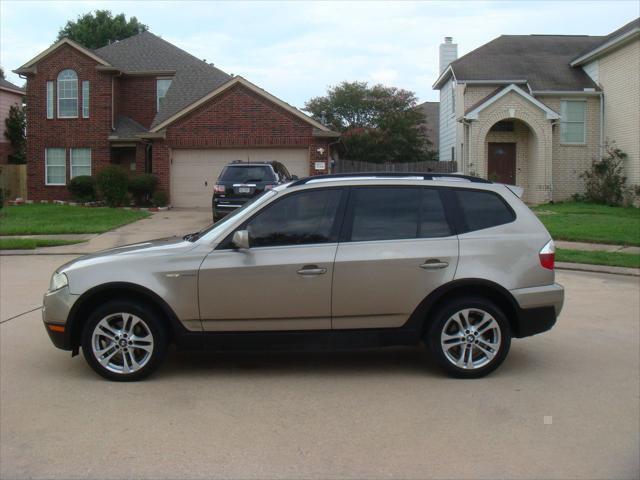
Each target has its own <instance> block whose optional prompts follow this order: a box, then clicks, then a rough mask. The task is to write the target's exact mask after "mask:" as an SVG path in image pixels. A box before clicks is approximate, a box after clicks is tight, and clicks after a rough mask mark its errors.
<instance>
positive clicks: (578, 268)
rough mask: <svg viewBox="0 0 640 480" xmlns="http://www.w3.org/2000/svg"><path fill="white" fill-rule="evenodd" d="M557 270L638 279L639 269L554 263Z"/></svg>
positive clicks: (639, 275)
mask: <svg viewBox="0 0 640 480" xmlns="http://www.w3.org/2000/svg"><path fill="white" fill-rule="evenodd" d="M556 269H557V270H571V271H575V272H592V273H609V274H612V275H627V276H631V277H640V268H626V267H614V266H611V265H591V264H588V263H569V262H556Z"/></svg>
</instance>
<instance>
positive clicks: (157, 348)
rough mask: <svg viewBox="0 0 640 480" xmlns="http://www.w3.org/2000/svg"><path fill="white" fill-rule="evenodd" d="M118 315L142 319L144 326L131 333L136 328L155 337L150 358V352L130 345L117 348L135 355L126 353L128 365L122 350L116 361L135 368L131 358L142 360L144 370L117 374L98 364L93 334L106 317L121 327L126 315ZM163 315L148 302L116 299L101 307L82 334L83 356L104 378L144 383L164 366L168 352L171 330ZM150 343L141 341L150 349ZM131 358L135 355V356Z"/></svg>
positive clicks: (87, 323) (92, 315) (116, 355)
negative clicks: (161, 365) (118, 323)
mask: <svg viewBox="0 0 640 480" xmlns="http://www.w3.org/2000/svg"><path fill="white" fill-rule="evenodd" d="M118 313H125V314H128V317H127V318H128V319H132V318H134V317H133V316H135V317H138V319H140V320H142V323H141V324H138V325H137V326H136V327H132V328H131V331H132V332H133V331H134V328H136V329H138V330H137V331H138V332H139V331H142V332H144V333H145V335H146V334H148V335H151V337H152V342H153V347H152V349H151V352H150V354H149V355H148V356H147V353H145V352H146V351H147V350H142V349H135V350H134V347H130V346H128V345H127V346H125V347H120V346H119V345H118V346H115V347H114V348H118V349H119V350H120V349H121V348H127V347H128V349H127V352H129V351H130V352H131V353H127V354H126V355H127V357H126V358H127V360H128V362H127V360H125V359H124V355H125V354H124V352H123V351H122V350H120V351H119V352H117V353H115V357H114V362H117V361H120V362H121V363H122V362H125V363H126V365H127V368H128V367H129V365H130V364H131V365H133V363H131V358H133V359H136V358H137V360H138V361H143V360H144V361H145V363H144V365H143V366H142V367H141V368H139V369H138V370H135V371H133V372H130V373H126V372H114V371H112V370H110V369H109V368H107V367H106V366H104V365H102V364H101V363H100V362H99V361H98V359H97V358H96V356H95V354H94V351H93V345H92V343H93V333H94V330H95V329H96V326H97V325H98V323H100V322H101V321H102V320H103V319H105V318H109V319H110V320H109V321H111V322H116V325H117V322H118V318H122V316H118V315H117V314H118ZM160 315H161V314H159V313H158V312H157V311H156V310H155V309H154V308H152V307H151V306H149V305H147V304H145V303H139V302H135V301H130V300H114V301H110V302H107V303H104V304H102V305H100V306H98V307H97V308H96V309H95V310H94V311H93V312H92V313H91V315H90V316H89V319H88V320H87V322H86V324H85V325H84V328H83V331H82V353H83V355H84V358H85V359H86V361H87V363H88V364H89V366H91V368H93V370H95V371H96V372H97V373H98V374H100V375H102V376H103V377H104V378H107V379H109V380H113V381H118V382H133V381H136V380H142V379H143V378H145V377H147V376H149V375H151V374H152V373H153V372H154V371H155V370H156V369H157V368H158V367H159V366H160V364H161V363H162V361H163V360H164V358H165V356H166V353H167V346H168V338H167V331H166V327H165V323H164V322H163V319H162V318H161V316H160ZM129 321H130V322H132V320H129ZM130 324H131V323H130ZM130 324H129V325H130ZM140 329H142V330H140ZM124 336H125V335H123V338H122V339H120V340H123V339H124ZM145 338H148V337H145ZM99 341H103V342H110V341H109V340H107V339H102V340H99ZM111 343H112V342H111ZM149 343H150V342H140V344H144V345H145V346H147V347H148V346H149V345H148V344H149ZM114 345H115V343H114ZM129 349H130V350H129ZM111 353H113V350H110V351H109V352H107V354H111ZM129 355H133V357H131V356H129ZM119 356H120V357H119Z"/></svg>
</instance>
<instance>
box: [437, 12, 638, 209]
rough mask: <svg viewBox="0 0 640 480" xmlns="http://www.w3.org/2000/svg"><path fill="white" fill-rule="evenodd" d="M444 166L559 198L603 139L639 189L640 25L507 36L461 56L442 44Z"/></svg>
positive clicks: (533, 198)
mask: <svg viewBox="0 0 640 480" xmlns="http://www.w3.org/2000/svg"><path fill="white" fill-rule="evenodd" d="M440 72H441V73H440V76H439V78H438V79H437V80H436V82H435V84H434V88H435V89H438V90H439V91H440V132H439V137H440V142H439V158H440V160H456V161H457V162H458V165H459V167H460V169H461V170H463V171H464V172H465V173H471V174H476V175H480V176H482V177H485V178H494V179H497V180H499V181H502V182H505V183H512V184H517V185H519V186H521V187H523V188H524V189H525V197H524V198H525V200H526V201H528V202H531V203H541V202H547V201H550V200H564V199H567V198H569V197H570V196H571V195H572V194H574V193H577V192H581V191H582V190H583V181H582V179H580V177H579V175H580V174H581V173H582V172H583V171H585V170H586V169H587V168H588V167H589V166H590V165H591V162H592V161H593V160H596V159H599V158H600V157H601V155H602V149H603V146H604V144H605V142H606V141H615V143H616V145H617V146H618V147H619V148H621V149H622V150H623V151H624V152H625V153H627V155H628V158H627V160H626V161H625V174H626V175H627V177H628V180H627V183H628V184H629V185H639V184H640V113H639V112H640V74H639V73H638V72H640V19H636V20H634V21H632V22H630V23H628V24H627V25H625V26H623V27H622V28H620V29H618V30H616V31H615V32H613V33H611V34H610V35H607V36H587V35H503V36H500V37H498V38H496V39H495V40H492V41H491V42H489V43H487V44H485V45H482V46H481V47H479V48H477V49H475V50H473V51H472V52H470V53H468V54H466V55H464V56H463V57H461V58H457V46H456V45H455V44H454V43H453V42H452V39H451V38H450V37H447V38H445V42H444V43H443V44H442V45H441V46H440Z"/></svg>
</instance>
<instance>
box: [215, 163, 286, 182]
mask: <svg viewBox="0 0 640 480" xmlns="http://www.w3.org/2000/svg"><path fill="white" fill-rule="evenodd" d="M273 180H275V178H274V176H273V170H271V167H269V166H267V165H265V166H262V165H256V166H240V165H237V166H229V167H226V168H225V169H224V171H223V172H222V174H221V175H220V181H222V182H235V183H256V182H272V181H273Z"/></svg>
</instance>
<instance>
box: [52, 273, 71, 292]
mask: <svg viewBox="0 0 640 480" xmlns="http://www.w3.org/2000/svg"><path fill="white" fill-rule="evenodd" d="M67 285H69V280H68V279H67V276H66V275H65V274H64V273H58V272H55V273H54V274H53V276H52V277H51V282H50V283H49V291H51V292H53V291H54V290H60V289H61V288H63V287H66V286H67Z"/></svg>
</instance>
